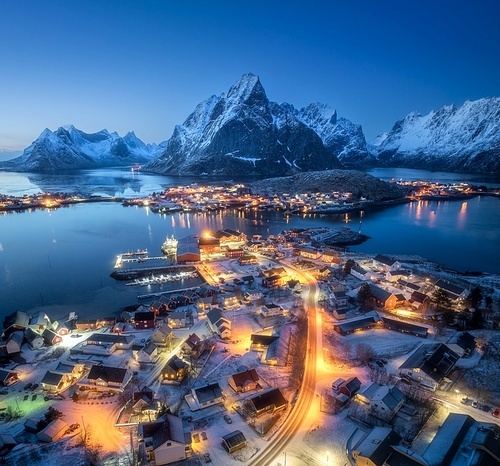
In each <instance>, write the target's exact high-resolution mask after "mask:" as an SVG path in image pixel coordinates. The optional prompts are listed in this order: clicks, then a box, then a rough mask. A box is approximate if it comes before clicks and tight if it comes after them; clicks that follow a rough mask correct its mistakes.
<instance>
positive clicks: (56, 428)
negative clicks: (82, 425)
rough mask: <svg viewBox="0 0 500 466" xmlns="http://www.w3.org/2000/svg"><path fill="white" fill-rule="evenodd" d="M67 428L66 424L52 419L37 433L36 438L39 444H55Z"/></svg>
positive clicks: (60, 420)
mask: <svg viewBox="0 0 500 466" xmlns="http://www.w3.org/2000/svg"><path fill="white" fill-rule="evenodd" d="M68 427H69V426H68V424H66V423H65V422H64V421H63V420H62V419H54V420H53V421H52V422H51V423H50V424H49V425H48V426H47V427H45V429H43V430H41V431H40V432H38V434H36V436H37V437H38V440H40V441H41V442H48V443H50V442H56V441H57V440H59V439H60V438H61V437H62V436H63V435H64V432H66V430H67V429H68Z"/></svg>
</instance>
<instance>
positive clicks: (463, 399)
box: [460, 396, 469, 405]
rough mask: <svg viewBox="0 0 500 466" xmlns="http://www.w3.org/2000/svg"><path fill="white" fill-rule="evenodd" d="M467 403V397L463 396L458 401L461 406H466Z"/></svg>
mask: <svg viewBox="0 0 500 466" xmlns="http://www.w3.org/2000/svg"><path fill="white" fill-rule="evenodd" d="M468 401H469V398H468V397H467V396H464V397H463V398H462V399H461V400H460V403H462V404H463V405H464V404H467V402H468Z"/></svg>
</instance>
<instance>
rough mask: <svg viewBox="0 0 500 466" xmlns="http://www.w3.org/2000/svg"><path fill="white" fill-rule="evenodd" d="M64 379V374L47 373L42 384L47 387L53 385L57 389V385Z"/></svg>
mask: <svg viewBox="0 0 500 466" xmlns="http://www.w3.org/2000/svg"><path fill="white" fill-rule="evenodd" d="M63 377H64V374H61V373H60V372H52V371H47V372H46V373H45V375H44V376H43V379H42V382H41V383H44V384H47V385H54V386H56V387H57V385H59V383H60V382H61V380H62V378H63Z"/></svg>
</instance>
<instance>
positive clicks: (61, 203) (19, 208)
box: [0, 192, 500, 215]
mask: <svg viewBox="0 0 500 466" xmlns="http://www.w3.org/2000/svg"><path fill="white" fill-rule="evenodd" d="M68 196H73V195H68ZM482 196H485V197H495V198H498V199H500V193H496V192H474V193H471V194H454V195H426V196H420V197H403V198H398V199H388V200H385V201H373V202H365V203H363V204H362V205H359V204H358V205H350V206H345V207H332V208H326V209H316V210H312V211H310V212H303V211H301V210H293V211H290V212H285V215H316V214H318V215H338V214H349V213H353V212H361V211H365V212H368V211H370V210H379V209H384V208H386V207H392V206H396V205H401V204H409V203H411V202H418V201H463V200H467V199H474V198H475V197H482ZM10 199H11V200H12V199H15V200H16V201H22V200H23V199H24V198H23V197H10ZM145 200H147V198H133V199H128V198H121V197H103V196H91V197H88V198H78V199H71V198H65V199H62V200H57V201H52V202H51V203H47V201H44V200H38V201H36V202H32V203H29V204H16V205H0V212H5V213H12V212H16V213H23V212H25V211H31V210H37V209H39V210H56V209H59V208H62V207H70V206H72V205H77V204H90V203H97V202H117V203H122V204H124V207H126V206H129V205H137V206H139V207H146V205H144V201H145ZM231 208H232V207H220V208H218V209H217V210H226V209H228V210H229V209H231ZM245 210H246V209H245ZM248 210H251V209H248ZM151 211H152V212H155V210H154V209H151ZM179 211H182V210H179ZM174 212H176V210H172V211H170V212H162V213H174Z"/></svg>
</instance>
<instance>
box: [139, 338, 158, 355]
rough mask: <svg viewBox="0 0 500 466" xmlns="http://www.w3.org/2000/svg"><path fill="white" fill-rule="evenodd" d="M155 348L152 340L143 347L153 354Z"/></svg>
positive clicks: (145, 351) (145, 350)
mask: <svg viewBox="0 0 500 466" xmlns="http://www.w3.org/2000/svg"><path fill="white" fill-rule="evenodd" d="M155 349H156V345H155V344H154V343H153V342H152V341H151V342H149V343H148V344H147V345H146V346H144V348H142V351H143V352H144V353H146V354H148V355H149V356H151V355H152V354H153V352H154V350H155Z"/></svg>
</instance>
